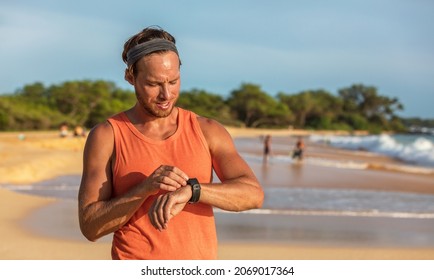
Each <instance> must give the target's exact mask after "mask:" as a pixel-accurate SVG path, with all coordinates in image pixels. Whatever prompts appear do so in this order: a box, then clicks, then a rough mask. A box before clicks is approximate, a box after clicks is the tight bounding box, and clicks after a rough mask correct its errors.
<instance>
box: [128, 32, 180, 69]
mask: <svg viewBox="0 0 434 280" xmlns="http://www.w3.org/2000/svg"><path fill="white" fill-rule="evenodd" d="M152 39H165V40H168V41H170V42H172V43H174V44H176V40H175V37H173V36H172V35H171V34H170V33H169V32H167V31H165V30H164V29H162V28H161V27H159V26H157V25H153V26H149V27H146V28H145V29H143V30H142V31H140V32H139V33H137V34H135V35H133V36H131V37H130V38H129V39H128V40H127V41H126V42H125V44H124V50H123V52H122V60H123V61H124V62H125V63H127V53H128V51H129V50H130V49H131V48H132V47H134V46H136V45H138V44H141V43H144V42H147V41H150V40H152ZM156 52H157V53H158V52H161V53H162V52H166V51H165V50H162V51H156ZM179 65H181V60H180V61H179ZM128 70H129V71H132V73H133V74H135V73H136V72H137V71H136V63H134V64H133V65H131V66H129V67H128Z"/></svg>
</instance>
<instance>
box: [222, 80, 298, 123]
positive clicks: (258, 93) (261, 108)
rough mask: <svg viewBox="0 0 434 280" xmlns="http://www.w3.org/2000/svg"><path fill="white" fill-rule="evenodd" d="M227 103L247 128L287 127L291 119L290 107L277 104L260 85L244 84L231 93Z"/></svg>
mask: <svg viewBox="0 0 434 280" xmlns="http://www.w3.org/2000/svg"><path fill="white" fill-rule="evenodd" d="M227 102H228V104H229V107H230V108H231V111H232V112H233V113H234V115H235V116H236V118H237V119H238V120H240V121H242V122H243V123H244V125H245V126H247V127H261V126H270V125H272V126H287V125H288V124H289V122H290V119H291V113H290V112H289V110H288V107H286V105H284V104H282V103H279V102H277V100H275V99H274V98H273V97H271V96H270V95H268V94H267V93H265V92H264V91H262V90H261V88H260V86H258V85H254V84H248V83H244V84H242V85H241V87H240V88H239V89H236V90H234V91H232V92H231V96H230V97H229V98H228V100H227Z"/></svg>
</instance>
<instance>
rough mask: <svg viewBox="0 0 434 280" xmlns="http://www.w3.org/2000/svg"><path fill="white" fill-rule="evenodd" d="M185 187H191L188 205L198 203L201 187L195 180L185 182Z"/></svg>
mask: <svg viewBox="0 0 434 280" xmlns="http://www.w3.org/2000/svg"><path fill="white" fill-rule="evenodd" d="M187 185H190V187H191V198H190V200H189V201H188V203H190V204H193V203H197V202H199V199H200V192H201V186H200V183H199V181H198V180H197V179H196V178H190V179H188V180H187Z"/></svg>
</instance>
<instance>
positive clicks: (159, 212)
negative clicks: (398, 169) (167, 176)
mask: <svg viewBox="0 0 434 280" xmlns="http://www.w3.org/2000/svg"><path fill="white" fill-rule="evenodd" d="M168 197H169V196H168V195H163V196H161V199H160V201H159V203H158V205H157V209H156V211H155V213H156V216H157V220H158V224H159V226H160V228H161V229H166V227H167V225H166V223H167V222H166V220H165V218H164V217H165V210H166V204H167V200H168Z"/></svg>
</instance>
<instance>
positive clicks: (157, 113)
mask: <svg viewBox="0 0 434 280" xmlns="http://www.w3.org/2000/svg"><path fill="white" fill-rule="evenodd" d="M136 97H137V102H138V103H139V105H140V107H141V108H142V109H144V110H145V111H146V113H148V114H149V115H151V116H153V117H156V118H165V117H168V116H169V115H170V114H171V113H172V111H173V108H174V107H175V106H174V104H175V102H173V103H172V105H171V107H170V108H168V109H166V110H162V109H160V108H158V106H156V105H155V104H154V103H147V102H146V101H145V100H144V99H143V98H142V97H141V96H140V95H139V94H137V92H136Z"/></svg>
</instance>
